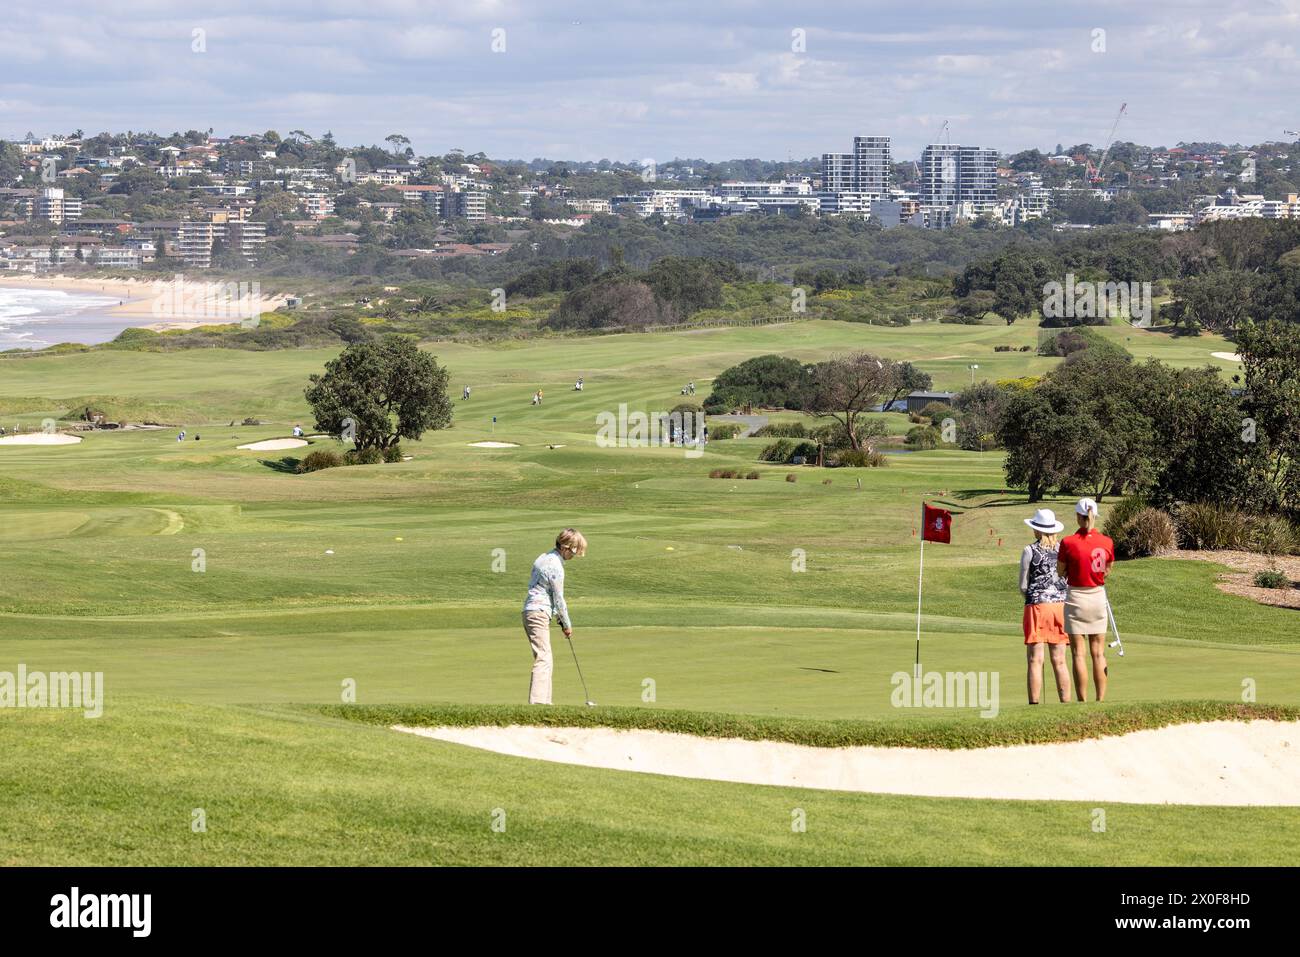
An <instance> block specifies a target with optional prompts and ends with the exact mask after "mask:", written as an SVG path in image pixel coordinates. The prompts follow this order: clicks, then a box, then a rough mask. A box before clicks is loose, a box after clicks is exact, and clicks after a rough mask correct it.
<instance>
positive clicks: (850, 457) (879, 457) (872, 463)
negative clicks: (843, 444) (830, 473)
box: [833, 449, 889, 469]
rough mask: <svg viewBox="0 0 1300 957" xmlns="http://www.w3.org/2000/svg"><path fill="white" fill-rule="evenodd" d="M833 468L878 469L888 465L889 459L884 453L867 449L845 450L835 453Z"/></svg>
mask: <svg viewBox="0 0 1300 957" xmlns="http://www.w3.org/2000/svg"><path fill="white" fill-rule="evenodd" d="M833 462H834V467H839V468H854V469H865V468H873V469H875V468H880V467H881V466H882V465H888V464H889V458H888V456H886V455H885V453H884V452H877V451H875V450H870V451H868V450H867V449H845V450H844V451H843V452H838V453H836V455H835V457H834V460H833Z"/></svg>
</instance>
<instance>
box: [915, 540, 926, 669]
mask: <svg viewBox="0 0 1300 957" xmlns="http://www.w3.org/2000/svg"><path fill="white" fill-rule="evenodd" d="M921 532H922V534H921V566H920V568H919V569H918V571H917V573H916V669H915V672H914V673H915V675H916V677H918V678H919V677H920V676H921V581H922V579H923V577H924V576H925V521H924V520H922V522H921Z"/></svg>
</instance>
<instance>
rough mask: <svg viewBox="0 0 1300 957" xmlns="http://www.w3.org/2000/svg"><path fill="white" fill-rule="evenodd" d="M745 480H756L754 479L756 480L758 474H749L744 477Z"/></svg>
mask: <svg viewBox="0 0 1300 957" xmlns="http://www.w3.org/2000/svg"><path fill="white" fill-rule="evenodd" d="M745 478H747V479H756V478H758V473H757V472H750V473H749V474H748V475H746V476H745Z"/></svg>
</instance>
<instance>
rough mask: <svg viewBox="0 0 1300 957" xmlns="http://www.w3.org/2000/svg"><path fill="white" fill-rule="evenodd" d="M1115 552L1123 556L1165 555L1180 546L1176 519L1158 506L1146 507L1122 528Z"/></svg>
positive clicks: (1117, 537) (1117, 538) (1116, 541)
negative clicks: (1175, 523) (1175, 524)
mask: <svg viewBox="0 0 1300 957" xmlns="http://www.w3.org/2000/svg"><path fill="white" fill-rule="evenodd" d="M1111 537H1112V538H1114V539H1115V552H1116V554H1118V555H1119V556H1121V557H1123V558H1144V557H1146V556H1148V555H1164V554H1167V553H1169V552H1171V551H1173V550H1174V549H1175V548H1177V547H1178V531H1177V529H1176V528H1175V527H1174V520H1173V519H1172V518H1170V517H1169V516H1168V515H1167V514H1165V513H1164V512H1162V511H1160V510H1159V509H1158V508H1144V509H1141V510H1140V511H1138V512H1137V513H1135V514H1134V515H1133V516H1132V517H1131V518H1129V520H1128V522H1126V523H1125V524H1124V526H1123V527H1122V528H1121V529H1120V531H1119V535H1118V536H1114V535H1112V536H1111Z"/></svg>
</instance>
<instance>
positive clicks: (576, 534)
mask: <svg viewBox="0 0 1300 957" xmlns="http://www.w3.org/2000/svg"><path fill="white" fill-rule="evenodd" d="M586 553H587V540H586V539H585V538H583V537H582V533H581V532H580V531H578V530H577V529H576V528H566V529H565V530H564V531H562V532H560V534H559V535H557V536H556V538H555V548H554V549H552V550H551V551H549V552H547V553H546V554H545V555H539V556H538V557H537V561H535V562H533V573H532V576H531V577H530V578H529V579H528V597H527V598H525V599H524V634H525V635H527V636H528V645H529V647H530V648H532V650H533V677H532V680H531V682H529V685H528V703H529V704H550V703H551V671H552V658H551V618H552V616H553V617H555V618H556V619H557V620H558V621H559V623H560V630H561V631H563V632H564V637H566V638H572V637H573V624H572V623H571V622H570V621H569V609H568V607H567V606H566V605H565V604H564V563H565V562H567V561H568V560H569V559H571V558H573V557H574V556H581V555H585V554H586Z"/></svg>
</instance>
